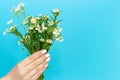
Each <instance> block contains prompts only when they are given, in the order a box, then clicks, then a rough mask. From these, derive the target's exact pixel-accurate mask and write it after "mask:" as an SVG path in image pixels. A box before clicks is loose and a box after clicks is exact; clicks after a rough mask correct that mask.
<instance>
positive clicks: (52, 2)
mask: <svg viewBox="0 0 120 80" xmlns="http://www.w3.org/2000/svg"><path fill="white" fill-rule="evenodd" d="M19 2H24V3H25V9H26V11H27V13H28V14H31V15H38V14H39V13H46V14H51V13H50V11H51V10H52V9H54V8H59V9H60V10H62V14H61V16H60V17H59V19H63V21H62V23H61V25H60V26H61V27H62V28H63V33H62V34H63V37H64V42H63V43H55V44H54V45H53V49H52V50H51V51H50V54H51V62H50V64H49V66H50V68H49V69H48V70H46V72H45V76H46V77H45V80H120V0H29V1H28V0H2V1H0V77H2V76H4V75H5V74H7V72H9V71H10V70H11V69H12V68H13V67H14V66H15V65H16V64H17V63H18V62H20V61H21V60H22V59H24V58H25V56H26V55H27V52H24V53H23V52H22V51H21V47H20V46H18V45H17V40H18V39H17V38H16V37H14V36H13V35H6V36H3V34H2V33H3V31H4V30H5V29H6V28H8V25H7V24H6V22H7V21H8V20H9V19H10V16H11V13H10V9H11V8H12V7H13V6H16V5H18V4H19Z"/></svg>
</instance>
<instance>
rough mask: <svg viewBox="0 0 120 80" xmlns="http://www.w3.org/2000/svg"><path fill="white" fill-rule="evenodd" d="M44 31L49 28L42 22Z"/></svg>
mask: <svg viewBox="0 0 120 80" xmlns="http://www.w3.org/2000/svg"><path fill="white" fill-rule="evenodd" d="M41 27H42V32H44V31H45V30H47V29H48V28H47V27H45V25H44V23H42V26H41Z"/></svg>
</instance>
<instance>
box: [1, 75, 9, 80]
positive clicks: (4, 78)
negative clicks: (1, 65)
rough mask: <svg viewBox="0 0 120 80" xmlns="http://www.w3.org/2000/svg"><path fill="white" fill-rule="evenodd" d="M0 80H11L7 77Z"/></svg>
mask: <svg viewBox="0 0 120 80" xmlns="http://www.w3.org/2000/svg"><path fill="white" fill-rule="evenodd" d="M0 80H10V79H8V77H7V76H4V77H3V78H1V79H0Z"/></svg>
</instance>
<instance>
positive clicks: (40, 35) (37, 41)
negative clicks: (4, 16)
mask: <svg viewBox="0 0 120 80" xmlns="http://www.w3.org/2000/svg"><path fill="white" fill-rule="evenodd" d="M12 12H13V15H12V18H13V17H14V16H17V17H18V19H20V20H22V23H21V22H20V23H21V24H22V28H23V31H22V32H20V31H19V30H18V28H17V25H14V24H13V20H9V21H8V22H7V24H9V25H10V26H11V27H10V28H8V29H6V30H5V31H4V33H3V34H4V35H5V34H6V33H12V34H14V35H16V36H17V37H19V38H20V40H19V41H18V44H19V45H20V44H23V45H24V47H25V48H26V49H27V50H28V51H29V54H30V55H31V54H33V53H34V52H36V51H39V50H41V49H46V50H47V51H48V50H49V49H50V47H51V46H52V44H53V42H56V41H63V38H62V36H61V31H62V28H60V27H58V25H59V24H60V22H61V20H57V17H58V16H59V14H60V13H61V12H60V11H59V10H58V9H54V10H53V11H52V14H53V16H52V17H51V16H48V15H43V14H40V15H38V16H32V15H30V16H26V14H25V10H24V3H20V4H19V5H18V6H17V7H14V8H12ZM43 79H44V75H43V74H42V75H41V76H40V77H39V79H38V80H43Z"/></svg>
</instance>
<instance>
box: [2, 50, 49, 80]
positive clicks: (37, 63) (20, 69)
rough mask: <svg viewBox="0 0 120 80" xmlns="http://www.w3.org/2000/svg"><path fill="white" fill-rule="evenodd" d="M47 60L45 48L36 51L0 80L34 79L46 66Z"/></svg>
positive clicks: (47, 55)
mask: <svg viewBox="0 0 120 80" xmlns="http://www.w3.org/2000/svg"><path fill="white" fill-rule="evenodd" d="M49 60H50V58H49V54H46V50H41V51H38V52H36V53H34V54H32V55H31V56H29V57H27V58H26V59H25V60H23V61H22V62H20V63H19V64H17V65H16V66H15V67H14V68H13V69H12V70H11V71H10V72H9V73H8V75H6V76H5V77H4V78H2V79H1V80H36V79H38V78H39V76H40V75H41V74H42V73H43V72H44V70H45V69H46V67H47V66H48V62H49Z"/></svg>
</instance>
